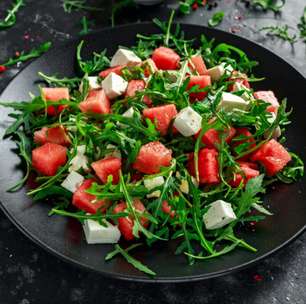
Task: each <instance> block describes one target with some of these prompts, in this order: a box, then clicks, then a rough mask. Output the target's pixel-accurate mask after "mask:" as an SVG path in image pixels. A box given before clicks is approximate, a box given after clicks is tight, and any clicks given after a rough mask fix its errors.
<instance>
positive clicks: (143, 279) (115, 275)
mask: <svg viewBox="0 0 306 304" xmlns="http://www.w3.org/2000/svg"><path fill="white" fill-rule="evenodd" d="M173 24H174V25H176V24H180V25H181V26H182V27H194V28H203V29H205V30H208V31H209V32H221V33H222V34H223V35H228V36H232V37H233V38H237V39H238V40H244V41H246V42H247V43H248V44H253V45H256V46H257V47H259V48H262V49H264V50H265V52H267V53H269V54H270V55H271V56H275V57H277V58H278V59H279V60H281V61H283V62H285V63H286V64H288V65H289V66H290V67H291V68H292V69H293V70H294V72H295V73H296V74H297V75H299V76H300V77H301V78H302V79H303V80H304V81H306V76H304V75H303V74H302V73H301V72H300V71H299V70H298V69H297V68H296V66H295V65H294V63H292V62H291V61H290V62H288V61H287V60H285V59H284V58H282V57H281V56H280V55H278V54H276V53H274V52H273V51H271V50H270V49H268V48H267V47H265V46H263V45H261V44H259V43H258V42H256V41H253V40H250V39H248V38H246V37H244V36H238V35H234V34H232V33H229V32H227V31H225V30H221V29H215V28H213V29H212V28H208V27H207V26H205V25H197V24H193V23H182V22H174V23H173ZM142 25H147V26H152V25H154V26H156V25H155V24H154V23H153V22H151V21H146V22H139V23H127V24H122V25H118V26H115V27H111V26H107V27H104V28H101V29H98V30H95V31H92V32H91V33H89V34H87V35H84V36H82V37H77V38H71V39H69V40H67V41H65V42H63V43H60V44H59V45H58V46H57V48H56V49H55V48H53V47H52V48H51V49H50V50H48V51H47V52H46V53H45V54H43V55H42V56H40V57H38V58H35V59H34V60H32V61H30V62H28V63H26V64H25V65H24V66H23V67H22V69H20V71H19V72H18V73H17V74H15V75H14V76H13V77H12V78H11V79H10V81H9V82H8V83H7V85H6V86H5V88H4V89H3V90H2V91H1V93H0V99H1V98H2V96H3V94H4V93H5V91H6V90H7V89H8V87H9V86H10V85H11V84H12V82H13V81H14V80H15V78H17V77H18V76H19V75H20V74H21V73H22V72H23V71H24V70H25V69H26V68H28V67H29V66H30V65H31V64H33V63H34V62H36V61H38V60H39V59H40V58H43V57H44V56H45V55H46V54H50V53H51V52H56V51H60V50H63V49H65V47H66V46H67V45H71V44H73V43H77V42H79V41H81V40H82V39H85V38H86V37H90V36H94V35H95V34H97V33H102V32H105V31H111V30H113V29H120V28H126V27H135V26H136V27H139V26H142ZM0 199H1V198H0ZM0 209H1V210H2V211H3V213H4V214H5V215H6V216H7V218H8V219H9V220H10V221H11V222H12V223H13V224H14V226H15V227H16V228H17V229H18V230H19V231H20V232H21V233H22V234H23V235H25V236H26V237H27V238H28V239H29V240H31V241H32V242H33V243H35V244H37V245H38V246H39V247H41V248H42V249H43V250H45V251H46V252H48V253H51V254H52V255H53V256H55V257H56V258H59V259H60V260H62V261H64V262H68V263H69V264H70V265H71V266H74V267H75V266H76V267H77V268H81V269H84V270H86V271H89V272H94V273H99V274H101V275H103V276H104V277H105V278H111V279H119V280H124V281H130V282H142V283H186V282H195V281H201V280H207V279H212V278H217V277H221V276H224V275H227V274H230V273H235V272H238V271H241V270H243V269H246V268H248V267H250V266H252V265H256V264H257V263H258V262H260V261H262V260H263V259H266V258H267V257H269V256H271V255H273V254H275V253H276V252H278V251H279V250H281V249H282V248H284V247H286V246H288V245H289V244H290V243H292V242H293V241H294V240H296V239H297V238H298V237H299V236H300V235H301V234H302V233H303V232H304V231H306V221H305V224H304V226H303V227H301V228H300V229H299V230H298V231H297V232H296V233H295V234H294V235H293V236H291V237H290V238H288V239H287V240H286V241H285V242H283V243H282V244H280V245H279V246H277V247H275V248H274V249H272V250H270V251H269V252H266V253H265V254H263V255H261V256H258V257H256V258H254V259H251V260H249V261H247V262H245V263H243V264H239V265H237V266H234V267H230V268H227V269H225V270H220V271H216V272H212V273H208V274H199V275H188V276H184V277H162V278H151V277H149V276H148V277H139V276H137V275H134V274H129V275H124V274H118V273H116V272H110V271H103V270H98V269H94V268H92V267H90V266H88V265H86V264H84V263H81V262H78V261H76V260H74V259H73V258H70V257H68V256H66V255H65V254H63V253H60V252H58V251H56V250H55V249H53V248H52V247H50V246H48V245H47V244H46V243H45V242H43V241H41V240H40V239H39V238H38V237H37V236H35V235H33V233H31V232H29V231H28V229H27V228H26V227H24V226H23V225H22V224H20V223H19V222H18V221H17V220H16V219H15V217H14V216H13V214H11V213H10V212H9V211H8V210H7V209H6V208H5V206H4V205H3V204H2V202H1V201H0Z"/></svg>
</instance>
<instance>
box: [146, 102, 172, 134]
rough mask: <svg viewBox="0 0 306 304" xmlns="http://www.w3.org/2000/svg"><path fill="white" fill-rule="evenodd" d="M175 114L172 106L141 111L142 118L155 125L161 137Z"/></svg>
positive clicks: (165, 132)
mask: <svg viewBox="0 0 306 304" xmlns="http://www.w3.org/2000/svg"><path fill="white" fill-rule="evenodd" d="M176 114H177V111H176V107H175V105H174V104H168V105H164V106H159V107H153V108H149V109H144V110H143V117H144V118H149V119H150V120H151V121H152V122H153V123H155V125H156V129H157V131H159V132H160V134H161V135H163V136H164V135H166V134H167V132H168V129H169V126H170V123H171V121H172V119H173V118H174V117H175V116H176Z"/></svg>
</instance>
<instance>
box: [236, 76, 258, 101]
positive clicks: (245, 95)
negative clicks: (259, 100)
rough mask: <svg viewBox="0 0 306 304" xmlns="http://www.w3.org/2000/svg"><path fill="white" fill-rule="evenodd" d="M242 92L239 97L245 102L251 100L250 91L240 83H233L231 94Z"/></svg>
mask: <svg viewBox="0 0 306 304" xmlns="http://www.w3.org/2000/svg"><path fill="white" fill-rule="evenodd" d="M239 91H244V92H243V94H242V95H240V97H241V98H243V99H244V100H246V101H250V100H253V99H254V97H253V94H252V91H251V90H250V89H248V88H247V87H246V86H245V85H243V84H242V83H241V82H237V81H236V82H234V84H233V92H239Z"/></svg>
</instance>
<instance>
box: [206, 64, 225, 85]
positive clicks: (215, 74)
mask: <svg viewBox="0 0 306 304" xmlns="http://www.w3.org/2000/svg"><path fill="white" fill-rule="evenodd" d="M207 73H208V75H209V76H210V78H211V80H212V81H213V82H214V81H218V80H220V78H221V77H222V76H223V75H224V73H225V69H224V66H223V65H222V64H220V65H217V66H214V67H213V68H210V69H208V70H207Z"/></svg>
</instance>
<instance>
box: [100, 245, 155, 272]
mask: <svg viewBox="0 0 306 304" xmlns="http://www.w3.org/2000/svg"><path fill="white" fill-rule="evenodd" d="M135 247H136V246H134V247H133V248H135ZM133 248H131V247H130V248H129V250H131V249H133ZM115 250H116V254H117V252H118V253H120V254H121V255H122V256H123V257H124V258H125V259H126V261H127V262H128V263H130V264H131V265H132V266H134V267H135V268H136V269H138V270H139V271H141V272H144V273H146V274H148V275H150V276H155V275H156V273H155V272H154V271H153V270H151V269H150V268H148V267H147V266H146V265H144V264H142V263H141V262H139V261H138V260H136V259H135V258H133V257H132V256H131V255H129V254H128V251H129V250H124V249H122V248H121V247H120V246H119V245H118V244H116V245H115ZM113 255H115V254H114V253H110V254H108V255H107V256H106V258H107V260H109V259H111V258H112V257H113Z"/></svg>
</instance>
